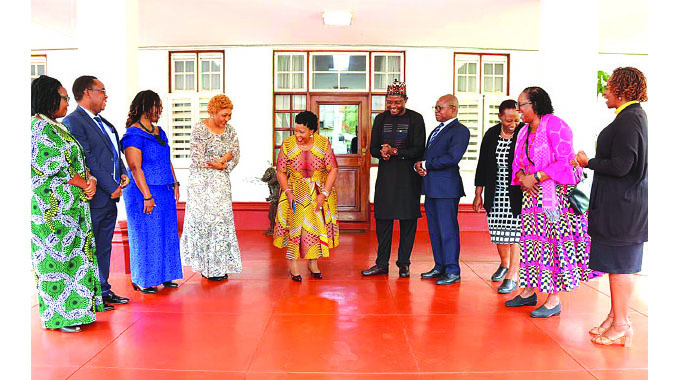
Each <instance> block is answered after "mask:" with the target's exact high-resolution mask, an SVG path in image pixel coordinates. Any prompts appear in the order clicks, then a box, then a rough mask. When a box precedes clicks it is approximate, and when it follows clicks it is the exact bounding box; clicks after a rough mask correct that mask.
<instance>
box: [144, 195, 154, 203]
mask: <svg viewBox="0 0 680 380" xmlns="http://www.w3.org/2000/svg"><path fill="white" fill-rule="evenodd" d="M152 199H153V196H150V197H148V198H144V201H145V202H146V201H150V200H152Z"/></svg>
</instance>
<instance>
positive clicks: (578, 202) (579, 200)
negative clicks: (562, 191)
mask: <svg viewBox="0 0 680 380" xmlns="http://www.w3.org/2000/svg"><path fill="white" fill-rule="evenodd" d="M592 186H593V182H592V180H591V179H589V178H588V175H587V174H586V172H585V171H584V172H583V176H582V177H581V180H580V181H579V182H578V183H577V184H576V186H574V188H573V189H572V190H571V192H570V193H569V196H568V198H569V206H570V207H571V209H572V210H574V214H576V215H583V214H585V213H586V212H587V211H588V206H590V189H591V187H592Z"/></svg>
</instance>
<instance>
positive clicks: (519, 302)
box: [505, 293, 538, 307]
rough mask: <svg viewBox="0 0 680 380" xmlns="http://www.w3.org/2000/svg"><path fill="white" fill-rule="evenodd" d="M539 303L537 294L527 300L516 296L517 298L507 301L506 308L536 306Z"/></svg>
mask: <svg viewBox="0 0 680 380" xmlns="http://www.w3.org/2000/svg"><path fill="white" fill-rule="evenodd" d="M537 303H538V296H537V295H536V293H534V294H532V295H530V296H529V297H527V298H522V297H520V296H519V294H518V295H517V296H515V298H513V299H511V300H507V301H505V306H507V307H518V306H536V304H537Z"/></svg>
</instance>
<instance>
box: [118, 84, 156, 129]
mask: <svg viewBox="0 0 680 380" xmlns="http://www.w3.org/2000/svg"><path fill="white" fill-rule="evenodd" d="M160 105H161V97H160V96H158V94H157V93H155V92H153V91H151V90H144V91H140V92H138V93H137V95H136V96H135V98H134V99H132V103H131V104H130V111H129V112H128V118H127V121H126V122H125V128H129V127H130V126H131V125H132V124H134V123H136V122H138V121H139V119H141V118H142V115H147V117H148V116H149V114H150V113H151V110H152V109H153V107H154V106H160Z"/></svg>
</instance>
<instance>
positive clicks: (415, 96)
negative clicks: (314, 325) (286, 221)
mask: <svg viewBox="0 0 680 380" xmlns="http://www.w3.org/2000/svg"><path fill="white" fill-rule="evenodd" d="M288 48H290V49H294V48H295V47H293V46H291V47H286V49H288ZM310 48H311V47H305V49H310ZM316 48H321V49H323V48H324V47H323V46H321V47H314V48H313V49H316ZM276 49H282V47H276ZM333 49H338V47H333ZM353 49H367V50H376V48H374V47H353ZM273 50H274V47H272V46H264V47H262V46H257V47H227V48H224V51H225V85H226V88H225V93H226V94H227V95H228V96H229V97H230V98H231V100H232V102H233V103H234V112H233V117H232V120H231V122H230V124H231V125H232V126H233V127H234V128H236V131H237V133H238V136H239V141H240V145H241V159H240V163H239V165H238V166H237V167H236V169H235V170H234V172H233V173H232V176H231V179H232V191H233V201H235V202H264V200H265V198H266V197H267V196H268V195H269V192H268V188H267V186H266V185H265V184H264V183H262V182H260V181H259V178H260V177H261V176H262V174H263V173H264V171H265V169H266V168H267V167H268V166H269V165H270V164H271V152H272V137H271V136H272V124H273V123H272V117H273V116H272V91H273V89H272V85H273V80H272V75H273V72H272V64H273V59H272V55H273ZM390 50H405V51H406V60H405V63H406V78H407V81H406V82H407V83H406V86H407V92H408V95H409V100H408V103H407V107H408V108H410V109H413V110H415V111H417V112H419V113H421V114H422V115H423V117H424V119H425V126H426V132H427V133H428V134H429V133H430V132H431V131H432V130H433V129H434V127H435V126H436V124H437V123H436V120H435V118H434V114H433V111H432V105H434V103H435V102H436V100H437V98H438V97H439V96H441V95H443V94H446V93H451V92H452V91H453V74H454V72H453V54H454V52H480V50H474V49H453V48H400V47H392V48H390ZM486 52H496V53H509V54H510V95H509V96H508V97H509V98H512V99H516V98H517V96H518V95H519V93H520V92H521V91H522V90H523V89H524V88H525V87H527V86H533V85H538V86H541V83H540V67H539V60H538V57H539V55H540V53H539V52H536V51H502V50H494V51H486ZM35 53H36V54H39V53H41V52H35ZM42 53H45V54H47V73H48V75H51V76H54V77H56V78H57V79H59V80H61V81H62V84H64V86H65V87H66V88H67V89H69V93H70V87H71V85H72V83H73V80H74V79H75V78H76V77H78V76H79V75H81V74H83V73H81V72H78V67H77V65H74V64H73V60H74V59H75V58H76V57H77V56H78V53H77V50H58V51H47V52H42ZM168 57H169V54H168V50H165V49H140V51H139V55H138V60H139V74H138V85H137V88H138V90H140V91H141V90H146V89H151V90H154V91H156V92H157V93H159V95H160V96H161V99H163V101H164V103H167V99H168V79H169V76H168V59H169V58H168ZM647 61H648V57H647V56H646V55H625V54H599V55H598V56H597V62H596V64H595V66H596V67H597V68H598V69H600V70H604V71H606V72H611V71H612V70H613V69H614V68H616V67H619V66H635V67H638V68H640V69H641V70H642V71H643V72H647V70H648V63H647ZM94 75H97V74H96V73H94ZM593 75H595V74H593ZM560 78H561V79H560ZM560 78H557V82H556V83H558V86H557V87H556V88H559V86H569V79H568V76H564V77H560ZM101 79H102V81H103V82H104V83H105V84H107V82H106V78H105V77H104V78H101ZM107 86H108V84H107ZM553 91H556V90H553ZM595 91H596V89H595V88H593V89H592V94H594V93H595ZM592 94H585V95H584V98H587V97H590V98H592ZM131 100H132V99H110V102H113V101H116V102H123V103H125V104H126V105H129V104H130V101H131ZM568 101H570V102H571V101H573V102H576V103H578V102H579V101H581V100H580V99H569V100H568ZM596 101H597V103H598V104H597V107H596V111H595V113H594V114H593V113H592V112H593V111H590V113H589V114H586V113H583V114H576V115H575V116H574V115H570V116H569V119H570V120H576V121H575V122H572V128H574V130H575V132H576V133H581V134H583V133H586V134H590V135H591V136H592V138H591V139H590V141H589V142H588V143H587V146H576V147H575V148H576V149H577V150H578V149H583V150H586V152H588V153H589V154H592V153H593V152H594V145H595V139H596V137H597V133H599V131H600V130H601V129H602V128H604V127H605V126H606V125H607V124H608V123H609V122H611V120H612V119H613V113H612V111H611V110H608V109H606V107H605V106H604V101H603V100H602V99H601V98H599V99H597V100H596ZM72 103H73V104H71V106H70V108H69V111H71V110H72V109H74V108H75V102H72ZM555 108H556V109H557V110H559V109H560V104H555ZM165 110H166V112H165V114H164V115H163V116H162V119H161V121H160V123H161V126H163V127H166V126H168V125H169V117H170V115H169V107H168V106H166V108H165ZM110 112H111V110H108V109H107V110H105V111H104V113H103V114H104V116H105V117H107V118H109V119H110V120H119V122H117V123H116V127H117V129H118V131H119V133H121V134H123V133H125V130H124V125H123V123H124V120H125V118H126V115H125V114H121V115H114V114H111V113H110ZM556 113H557V114H558V116H560V114H559V112H556ZM565 119H566V118H565ZM376 173H377V170H376V168H372V169H371V190H370V192H371V195H370V196H371V200H372V199H373V188H374V184H375V177H376ZM177 176H178V179H179V180H180V182H182V183H187V176H188V169H177ZM464 186H465V191H466V192H467V194H468V196H467V197H465V198H463V199H462V203H471V202H472V197H473V195H474V184H473V177H472V175H471V173H468V174H465V175H464ZM181 197H182V199H184V200H186V188H185V187H183V188H182V190H181ZM121 213H122V212H121Z"/></svg>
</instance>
